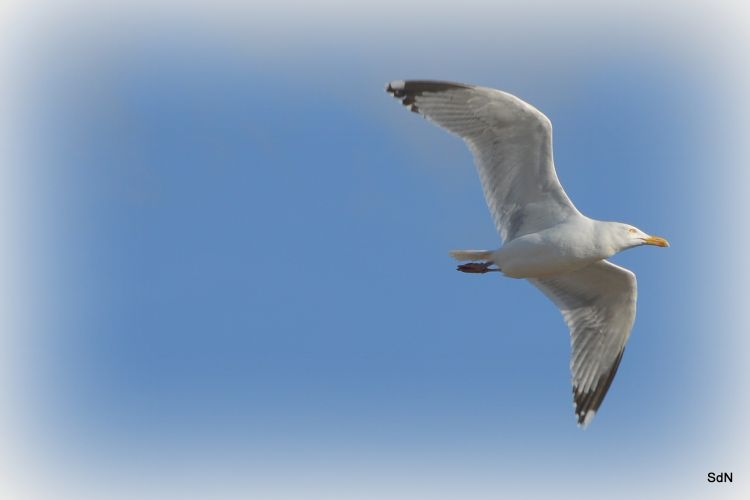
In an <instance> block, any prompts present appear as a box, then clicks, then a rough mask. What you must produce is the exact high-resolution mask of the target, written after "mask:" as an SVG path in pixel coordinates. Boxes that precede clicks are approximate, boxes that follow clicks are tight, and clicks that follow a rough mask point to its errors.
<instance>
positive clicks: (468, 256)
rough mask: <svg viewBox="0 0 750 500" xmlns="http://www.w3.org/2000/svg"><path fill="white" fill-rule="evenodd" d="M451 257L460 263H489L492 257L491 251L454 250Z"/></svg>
mask: <svg viewBox="0 0 750 500" xmlns="http://www.w3.org/2000/svg"><path fill="white" fill-rule="evenodd" d="M450 256H451V257H453V258H454V259H456V260H457V261H459V262H477V261H481V260H484V261H487V260H490V258H491V257H492V251H490V250H453V251H452V252H451V253H450Z"/></svg>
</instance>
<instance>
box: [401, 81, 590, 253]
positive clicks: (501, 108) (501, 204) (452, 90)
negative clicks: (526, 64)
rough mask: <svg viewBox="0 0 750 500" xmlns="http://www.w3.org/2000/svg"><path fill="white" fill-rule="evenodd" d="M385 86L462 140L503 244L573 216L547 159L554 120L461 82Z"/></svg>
mask: <svg viewBox="0 0 750 500" xmlns="http://www.w3.org/2000/svg"><path fill="white" fill-rule="evenodd" d="M386 90H387V91H388V92H390V93H391V94H393V95H394V96H395V97H398V98H400V99H402V102H403V104H404V105H406V106H408V107H409V108H410V109H411V110H412V111H414V112H416V113H420V114H422V115H424V116H425V117H426V118H427V119H429V120H430V121H433V122H435V123H436V124H438V125H440V126H441V127H443V128H445V129H446V130H448V131H449V132H452V133H453V134H456V135H458V136H459V137H461V138H462V139H464V141H466V143H467V145H468V146H469V149H470V150H471V152H472V153H473V154H474V158H475V160H476V164H477V169H478V170H479V177H480V178H481V180H482V187H483V188H484V196H485V198H486V200H487V205H489V207H490V212H491V213H492V216H493V218H494V220H495V225H496V226H497V230H498V232H499V233H500V236H501V237H502V239H503V241H509V240H512V239H514V238H517V237H519V236H523V235H524V234H528V233H533V232H537V231H541V230H542V229H547V228H549V227H552V226H554V225H556V224H558V223H560V222H562V221H564V220H566V219H567V218H568V217H570V216H571V215H574V214H578V213H579V212H578V210H576V208H575V206H573V203H572V202H571V201H570V199H569V198H568V196H567V195H566V194H565V191H564V190H563V188H562V186H561V185H560V181H559V180H558V179H557V174H556V173H555V165H554V163H553V161H552V125H551V123H550V121H549V120H548V119H547V117H546V116H544V115H543V114H542V113H541V112H539V111H538V110H537V109H536V108H534V107H533V106H531V105H529V104H527V103H525V102H523V101H522V100H520V99H518V98H517V97H514V96H512V95H510V94H507V93H505V92H501V91H499V90H493V89H489V88H484V87H475V86H471V85H464V84H460V83H448V82H435V81H419V80H409V81H394V82H391V83H390V84H388V86H387V88H386Z"/></svg>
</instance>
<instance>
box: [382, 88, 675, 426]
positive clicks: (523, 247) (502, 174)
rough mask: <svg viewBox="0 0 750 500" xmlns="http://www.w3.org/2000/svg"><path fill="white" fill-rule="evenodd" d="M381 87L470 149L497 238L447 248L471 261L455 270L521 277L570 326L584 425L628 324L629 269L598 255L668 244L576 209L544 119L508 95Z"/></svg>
mask: <svg viewBox="0 0 750 500" xmlns="http://www.w3.org/2000/svg"><path fill="white" fill-rule="evenodd" d="M387 90H388V92H390V93H392V94H393V95H394V96H395V97H398V98H401V99H402V101H403V103H404V105H406V106H409V107H410V108H411V110H412V111H414V112H417V113H420V114H422V115H424V116H425V117H426V118H428V119H429V120H431V121H433V122H435V123H436V124H437V125H439V126H441V127H443V128H445V129H447V130H448V131H449V132H452V133H453V134H456V135H458V136H459V137H461V138H462V139H464V141H466V143H467V145H468V146H469V149H470V150H471V151H472V153H473V154H474V157H475V160H476V163H477V169H478V171H479V175H480V178H481V181H482V187H483V189H484V194H485V198H486V200H487V204H488V206H489V208H490V212H491V213H492V215H493V218H494V220H495V224H496V226H497V229H498V232H499V233H500V236H501V238H502V240H503V242H504V244H503V246H502V247H501V248H500V249H498V250H480V251H476V250H467V251H456V252H452V253H451V255H452V256H453V257H454V258H456V259H457V260H459V261H480V262H474V263H470V264H465V265H462V266H459V270H462V271H464V272H472V273H486V272H489V271H499V272H502V273H503V274H504V275H505V276H509V277H511V278H525V279H528V280H529V281H530V282H531V283H532V284H533V285H534V286H536V287H537V288H539V289H540V290H541V291H542V292H543V293H544V294H545V295H546V296H547V297H549V298H550V299H551V300H552V301H553V302H554V303H555V305H557V307H558V308H559V309H560V311H561V312H562V315H563V318H564V319H565V321H566V323H567V324H568V327H569V328H570V333H571V343H572V346H573V353H572V357H571V371H572V374H573V395H574V400H575V405H576V415H577V416H578V422H579V424H581V425H582V426H584V427H585V426H587V425H588V424H589V423H590V421H591V419H592V418H593V417H594V415H595V414H596V411H597V410H598V408H599V405H601V402H602V400H603V399H604V396H605V395H606V393H607V390H608V389H609V386H610V384H611V382H612V379H613V378H614V376H615V373H616V372H617V368H618V366H619V364H620V359H621V358H622V354H623V351H624V349H625V344H626V343H627V340H628V337H629V336H630V331H631V329H632V327H633V322H634V321H635V311H636V296H637V286H636V279H635V275H634V274H633V273H632V272H630V271H628V270H627V269H623V268H622V267H619V266H616V265H614V264H612V263H610V262H608V261H607V260H606V259H607V258H609V257H611V256H613V255H615V254H616V253H619V252H621V251H623V250H625V249H627V248H632V247H635V246H640V245H644V244H649V245H657V246H668V243H667V242H666V240H664V239H662V238H658V237H653V236H649V235H647V234H645V233H644V232H642V231H640V230H639V229H637V228H634V227H633V226H630V225H627V224H622V223H619V222H604V221H598V220H594V219H590V218H588V217H586V216H585V215H583V214H581V213H580V212H579V211H578V210H577V209H576V208H575V206H574V205H573V203H572V202H571V201H570V199H569V198H568V196H567V194H566V193H565V191H564V190H563V188H562V186H561V185H560V182H559V180H558V179H557V174H556V173H555V166H554V163H553V159H552V126H551V124H550V121H549V120H548V119H547V117H546V116H544V115H543V114H542V113H541V112H539V111H538V110H537V109H535V108H534V107H532V106H531V105H529V104H527V103H525V102H523V101H522V100H520V99H518V98H517V97H514V96H512V95H510V94H507V93H505V92H501V91H499V90H493V89H488V88H482V87H475V86H470V85H464V84H456V83H447V82H433V81H406V82H405V81H396V82H391V83H390V84H389V85H388V87H387ZM491 266H496V267H495V268H492V267H491Z"/></svg>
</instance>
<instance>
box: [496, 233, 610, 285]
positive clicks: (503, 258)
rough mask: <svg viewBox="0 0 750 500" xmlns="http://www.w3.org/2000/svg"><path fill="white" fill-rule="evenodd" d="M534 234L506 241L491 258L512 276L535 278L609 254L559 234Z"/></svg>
mask: <svg viewBox="0 0 750 500" xmlns="http://www.w3.org/2000/svg"><path fill="white" fill-rule="evenodd" d="M545 233H546V232H545V231H543V232H541V233H534V234H528V235H525V236H522V237H520V238H517V239H515V240H513V241H510V242H508V243H507V244H505V245H504V246H503V247H502V248H501V249H499V250H497V251H496V252H494V253H493V254H492V260H493V262H494V263H495V264H496V265H497V267H499V268H500V270H501V271H502V272H503V274H505V275H506V276H509V277H511V278H537V277H542V276H549V275H554V274H560V273H567V272H570V271H575V270H576V269H581V268H582V267H585V266H587V265H589V264H591V263H593V262H596V261H597V260H601V259H604V258H607V257H608V256H609V255H606V254H604V253H602V252H601V251H597V249H595V248H592V247H587V246H586V245H581V241H580V239H577V238H576V240H575V241H574V240H569V239H568V238H565V237H560V235H559V233H558V234H545Z"/></svg>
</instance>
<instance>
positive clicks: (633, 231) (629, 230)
mask: <svg viewBox="0 0 750 500" xmlns="http://www.w3.org/2000/svg"><path fill="white" fill-rule="evenodd" d="M628 232H629V233H630V234H635V233H636V232H637V231H636V230H635V229H633V228H632V227H631V228H630V229H628Z"/></svg>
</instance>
